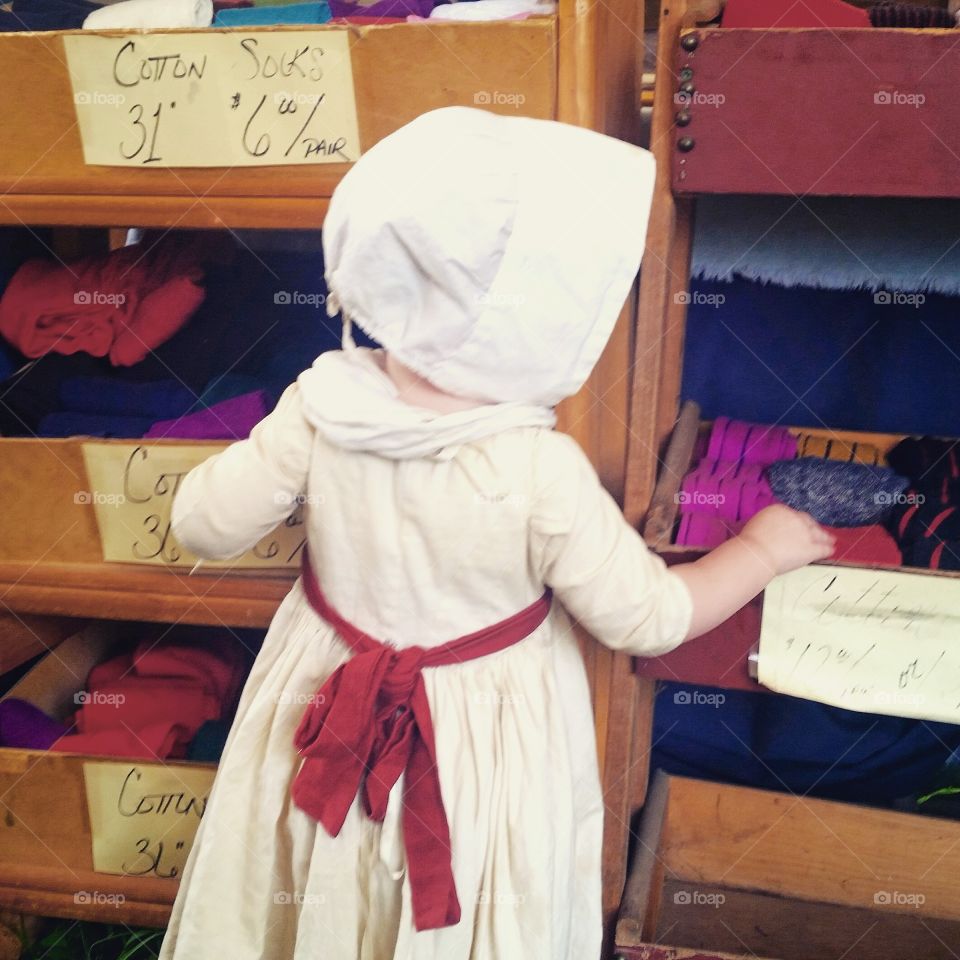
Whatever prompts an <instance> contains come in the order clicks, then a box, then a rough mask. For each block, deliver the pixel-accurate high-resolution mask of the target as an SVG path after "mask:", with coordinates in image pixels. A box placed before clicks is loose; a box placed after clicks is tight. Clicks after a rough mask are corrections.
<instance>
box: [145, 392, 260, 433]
mask: <svg viewBox="0 0 960 960" xmlns="http://www.w3.org/2000/svg"><path fill="white" fill-rule="evenodd" d="M269 410H270V396H269V394H267V393H266V392H265V391H264V390H254V391H253V393H243V394H241V395H240V396H239V397H231V398H230V399H229V400H224V401H223V402H222V403H215V404H214V405H213V406H212V407H207V409H206V410H198V411H197V412H196V413H188V414H187V415H186V416H185V417H178V418H177V419H176V420H160V421H158V422H157V423H155V424H154V425H153V426H152V427H151V428H150V429H149V430H148V431H147V432H146V433H145V434H144V437H149V438H151V439H157V438H159V437H177V438H179V439H188V440H242V439H243V438H244V437H247V436H249V434H250V431H251V430H252V429H253V428H254V427H255V426H256V425H257V424H258V423H259V422H260V421H261V420H262V419H263V418H264V417H265V416H266V415H267V413H268V411H269Z"/></svg>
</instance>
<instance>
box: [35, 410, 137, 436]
mask: <svg viewBox="0 0 960 960" xmlns="http://www.w3.org/2000/svg"><path fill="white" fill-rule="evenodd" d="M152 425H153V418H152V417H121V416H116V415H114V416H101V415H99V414H95V413H71V412H69V411H63V412H59V413H49V414H47V416H45V417H44V418H43V419H42V420H41V421H40V424H39V426H38V428H37V436H40V437H121V438H130V439H132V438H134V437H142V436H143V435H144V434H145V433H146V432H147V431H148V430H149V429H150V427H151V426H152Z"/></svg>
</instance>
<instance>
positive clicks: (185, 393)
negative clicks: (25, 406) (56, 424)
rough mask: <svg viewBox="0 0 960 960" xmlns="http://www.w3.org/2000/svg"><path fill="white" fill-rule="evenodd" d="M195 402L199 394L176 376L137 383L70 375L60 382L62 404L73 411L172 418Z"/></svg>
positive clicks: (179, 415)
mask: <svg viewBox="0 0 960 960" xmlns="http://www.w3.org/2000/svg"><path fill="white" fill-rule="evenodd" d="M196 403H197V396H196V394H195V393H194V392H193V391H192V390H188V389H187V388H186V387H185V386H183V384H181V383H178V382H177V381H176V380H145V381H143V382H141V383H137V382H136V381H128V380H117V379H114V378H110V377H70V378H68V379H66V380H64V381H63V383H61V384H60V404H61V407H62V408H63V410H65V411H67V410H69V411H71V412H73V413H96V414H101V415H120V416H134V417H151V418H152V419H153V420H173V419H175V418H176V417H182V416H183V415H184V414H185V413H188V412H189V411H190V410H191V409H192V408H193V406H194V405H195V404H196Z"/></svg>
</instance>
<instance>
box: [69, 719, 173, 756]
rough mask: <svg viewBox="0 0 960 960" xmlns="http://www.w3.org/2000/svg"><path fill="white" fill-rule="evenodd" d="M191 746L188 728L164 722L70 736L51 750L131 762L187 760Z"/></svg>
mask: <svg viewBox="0 0 960 960" xmlns="http://www.w3.org/2000/svg"><path fill="white" fill-rule="evenodd" d="M189 742H190V735H189V734H188V733H187V730H186V728H185V727H182V726H180V725H179V724H177V723H173V722H171V721H164V722H161V723H152V724H150V725H149V726H146V727H141V728H140V729H139V730H125V729H123V728H122V727H120V728H117V729H114V730H101V731H99V732H98V733H71V734H67V736H65V737H61V738H60V739H59V740H57V741H56V742H55V743H54V744H53V745H52V746H51V747H50V749H51V750H55V751H56V752H58V753H89V754H92V755H94V756H99V757H124V758H129V759H131V760H169V759H175V758H177V757H184V756H186V748H187V744H188V743H189Z"/></svg>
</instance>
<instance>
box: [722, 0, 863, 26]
mask: <svg viewBox="0 0 960 960" xmlns="http://www.w3.org/2000/svg"><path fill="white" fill-rule="evenodd" d="M721 26H724V27H777V28H789V27H870V26H872V25H871V23H870V14H869V13H867V11H866V10H859V9H858V8H857V7H852V6H850V4H849V3H842V2H841V0H801V2H797V0H727V6H726V8H725V9H724V11H723V19H722V20H721Z"/></svg>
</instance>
